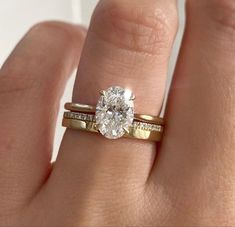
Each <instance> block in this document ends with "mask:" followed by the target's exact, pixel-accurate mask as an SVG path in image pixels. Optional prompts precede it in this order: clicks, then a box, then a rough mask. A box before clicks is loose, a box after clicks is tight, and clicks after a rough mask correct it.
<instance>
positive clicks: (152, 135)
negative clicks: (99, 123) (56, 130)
mask: <svg viewBox="0 0 235 227" xmlns="http://www.w3.org/2000/svg"><path fill="white" fill-rule="evenodd" d="M62 125H63V126H64V127H67V128H70V129H78V130H83V131H88V132H95V133H99V131H98V130H97V128H96V123H95V122H93V121H85V120H77V119H71V118H64V119H63V122H62ZM160 127H161V126H160ZM162 133H163V127H161V130H159V131H157V130H146V129H142V128H138V127H137V128H136V127H133V126H131V127H130V128H129V131H128V132H126V134H125V135H124V137H127V138H135V139H142V140H149V141H161V138H162Z"/></svg>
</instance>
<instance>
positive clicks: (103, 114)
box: [95, 86, 134, 139]
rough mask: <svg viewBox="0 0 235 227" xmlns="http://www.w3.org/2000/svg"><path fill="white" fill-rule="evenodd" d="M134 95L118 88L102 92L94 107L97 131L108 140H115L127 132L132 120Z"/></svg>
mask: <svg viewBox="0 0 235 227" xmlns="http://www.w3.org/2000/svg"><path fill="white" fill-rule="evenodd" d="M133 99H134V95H133V93H132V92H131V91H130V90H128V89H124V88H121V87H118V86H115V87H110V88H108V89H107V90H105V91H102V95H101V97H100V99H99V101H98V103H97V106H96V115H95V118H96V124H97V129H98V130H99V131H100V133H101V134H102V135H104V136H105V137H106V138H109V139H117V138H120V137H122V136H123V135H124V134H125V131H128V128H129V127H130V126H131V125H132V123H133V120H134V102H133Z"/></svg>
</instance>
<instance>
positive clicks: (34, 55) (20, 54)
mask: <svg viewBox="0 0 235 227" xmlns="http://www.w3.org/2000/svg"><path fill="white" fill-rule="evenodd" d="M234 9H235V2H234V1H232V0H223V1H221V0H213V1H212V0H197V1H193V0H189V1H188V2H187V24H186V31H185V36H184V39H183V43H182V48H181V51H180V56H179V60H178V63H177V67H176V71H175V74H174V80H173V84H172V88H171V91H170V96H169V100H168V105H167V111H166V128H165V134H164V138H163V141H162V143H161V144H160V145H159V146H158V145H157V144H155V143H151V142H148V141H145V142H143V141H139V140H131V139H119V140H115V141H113V140H107V139H105V138H103V137H102V136H100V135H97V134H92V133H85V132H80V131H74V130H67V131H66V133H65V135H64V138H63V141H62V144H61V147H60V151H59V156H58V159H57V160H56V162H55V164H54V165H53V168H52V165H51V164H50V159H51V152H52V149H53V148H52V144H53V136H54V129H55V123H56V117H57V111H58V106H59V101H60V97H61V95H62V93H63V90H64V86H65V84H66V81H67V80H68V75H70V74H71V72H72V70H73V69H74V68H75V67H76V66H77V64H78V61H79V57H80V53H81V49H82V48H83V54H82V57H81V60H80V63H79V68H78V77H77V80H76V83H75V87H74V94H73V101H74V102H80V103H87V104H96V101H97V99H98V95H99V91H100V90H102V89H105V88H107V87H109V86H113V85H121V86H123V87H129V88H131V90H133V91H134V93H135V95H136V104H137V107H136V112H137V113H146V114H152V115H158V114H159V112H160V109H161V105H162V102H163V97H164V91H165V84H166V75H167V66H168V63H169V56H170V53H171V50H172V44H173V41H174V37H175V34H176V31H177V6H176V2H175V1H174V0H164V1H163V0H148V1H146V0H138V1H133V0H102V1H101V2H100V3H99V6H98V7H97V9H96V11H95V13H94V16H93V19H92V23H91V26H90V29H89V32H88V35H87V38H86V43H85V45H84V46H83V43H84V38H85V32H84V31H83V29H81V28H79V27H78V26H74V25H68V24H65V23H59V22H45V23H42V24H38V25H36V26H34V27H33V28H32V29H31V30H30V31H29V32H28V33H27V34H26V36H25V37H24V38H23V39H22V40H21V41H20V43H19V44H18V45H17V47H16V48H15V50H14V51H13V53H12V54H11V55H10V57H9V58H8V59H7V61H6V63H5V64H4V65H3V67H2V69H1V71H0V226H57V227H58V226H233V225H235V165H234V163H235V153H234V151H235V124H234V121H235V76H234V75H235V29H234V20H235V14H234V12H235V10H234ZM68 101H69V100H68Z"/></svg>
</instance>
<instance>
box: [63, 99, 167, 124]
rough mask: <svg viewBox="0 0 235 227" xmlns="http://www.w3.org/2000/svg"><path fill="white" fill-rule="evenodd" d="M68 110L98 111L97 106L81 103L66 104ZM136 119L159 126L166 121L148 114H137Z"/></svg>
mask: <svg viewBox="0 0 235 227" xmlns="http://www.w3.org/2000/svg"><path fill="white" fill-rule="evenodd" d="M64 108H65V109H66V110H70V111H75V112H82V113H92V114H94V113H95V111H96V108H95V106H91V105H86V104H80V103H66V104H65V105H64ZM134 119H135V120H136V121H141V122H146V123H152V124H157V125H164V119H163V118H160V117H155V116H152V115H146V114H135V115H134Z"/></svg>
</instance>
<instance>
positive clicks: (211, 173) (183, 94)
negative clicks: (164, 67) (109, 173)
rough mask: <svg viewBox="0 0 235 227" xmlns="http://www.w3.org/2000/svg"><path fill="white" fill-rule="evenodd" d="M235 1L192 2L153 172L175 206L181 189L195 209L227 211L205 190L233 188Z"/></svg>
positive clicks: (195, 211) (215, 194)
mask: <svg viewBox="0 0 235 227" xmlns="http://www.w3.org/2000/svg"><path fill="white" fill-rule="evenodd" d="M234 7H235V2H234V1H230V0H225V1H220V0H214V1H210V0H207V1H204V0H199V1H188V3H187V18H188V21H187V25H186V34H185V37H184V42H183V47H182V50H181V54H180V59H179V63H178V66H177V70H176V74H175V79H174V82H173V86H172V89H171V95H170V98H169V104H168V111H167V125H168V127H167V130H166V132H165V139H164V142H163V145H162V150H161V152H160V157H159V161H158V166H156V167H155V171H154V173H153V177H152V179H155V180H156V182H159V181H161V183H160V184H161V185H164V186H165V187H166V188H167V190H170V191H169V194H171V193H172V194H171V196H172V197H174V198H171V199H175V200H173V201H176V205H175V206H176V207H177V201H181V199H180V196H179V194H180V195H182V196H186V198H187V196H190V198H193V204H194V206H193V208H192V207H191V210H188V209H187V210H188V212H192V214H193V215H199V212H200V214H202V213H201V207H208V206H210V207H213V208H215V209H214V210H213V211H212V210H211V211H212V212H213V213H212V214H215V213H216V212H217V213H219V212H220V211H219V210H216V207H218V209H219V207H221V208H222V207H223V208H222V209H223V212H225V213H226V211H225V210H227V207H226V206H223V205H222V203H223V199H221V200H220V201H221V203H220V201H219V200H218V199H211V200H208V199H209V198H207V199H206V198H205V199H204V197H203V196H202V195H208V194H207V192H208V191H211V192H212V194H213V198H218V197H220V198H221V195H222V194H224V192H228V191H229V190H232V188H231V187H232V185H231V184H230V182H231V179H229V178H230V177H231V176H232V177H234V174H232V175H231V173H232V172H233V173H234V172H235V167H234V165H233V164H232V163H233V162H234V159H235V155H234V148H235V131H234V116H235V108H234V107H235V106H234V105H235V89H234V88H235V79H234V78H235V77H234V74H235V64H234V63H235V55H234V52H235V43H234V41H235V31H234ZM173 185H174V186H173ZM173 188H174V189H173ZM176 188H178V190H179V193H178V194H177V192H176V191H175V190H176ZM199 188H200V193H199ZM173 190H174V192H173ZM178 190H177V191H178ZM223 190H225V191H223ZM221 193H222V194H221ZM228 193H229V192H228ZM176 196H178V197H177V198H175V197H176ZM200 196H202V197H201V198H199V197H200ZM184 198H185V197H184ZM191 202H192V199H189V200H187V199H184V202H183V203H181V202H180V204H181V206H182V205H184V206H187V207H188V205H189V203H191ZM215 203H217V205H216V204H215ZM218 203H220V205H219V206H218ZM181 209H184V208H181ZM199 209H200V211H199ZM214 212H215V213H214ZM190 215H191V213H189V216H190ZM205 215H206V214H203V215H202V216H200V217H201V220H202V223H200V224H199V223H197V225H205V224H203V223H204V222H203V221H205V220H204V218H206V217H205ZM194 217H195V216H194ZM179 218H180V217H179ZM224 223H227V222H224ZM184 224H186V223H185V222H184ZM191 224H192V223H191ZM214 224H215V223H214ZM214 224H210V225H214ZM216 224H217V225H218V222H217V223H216ZM179 225H180V224H179ZM186 225H187V224H186ZM206 225H208V223H207V224H206Z"/></svg>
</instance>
